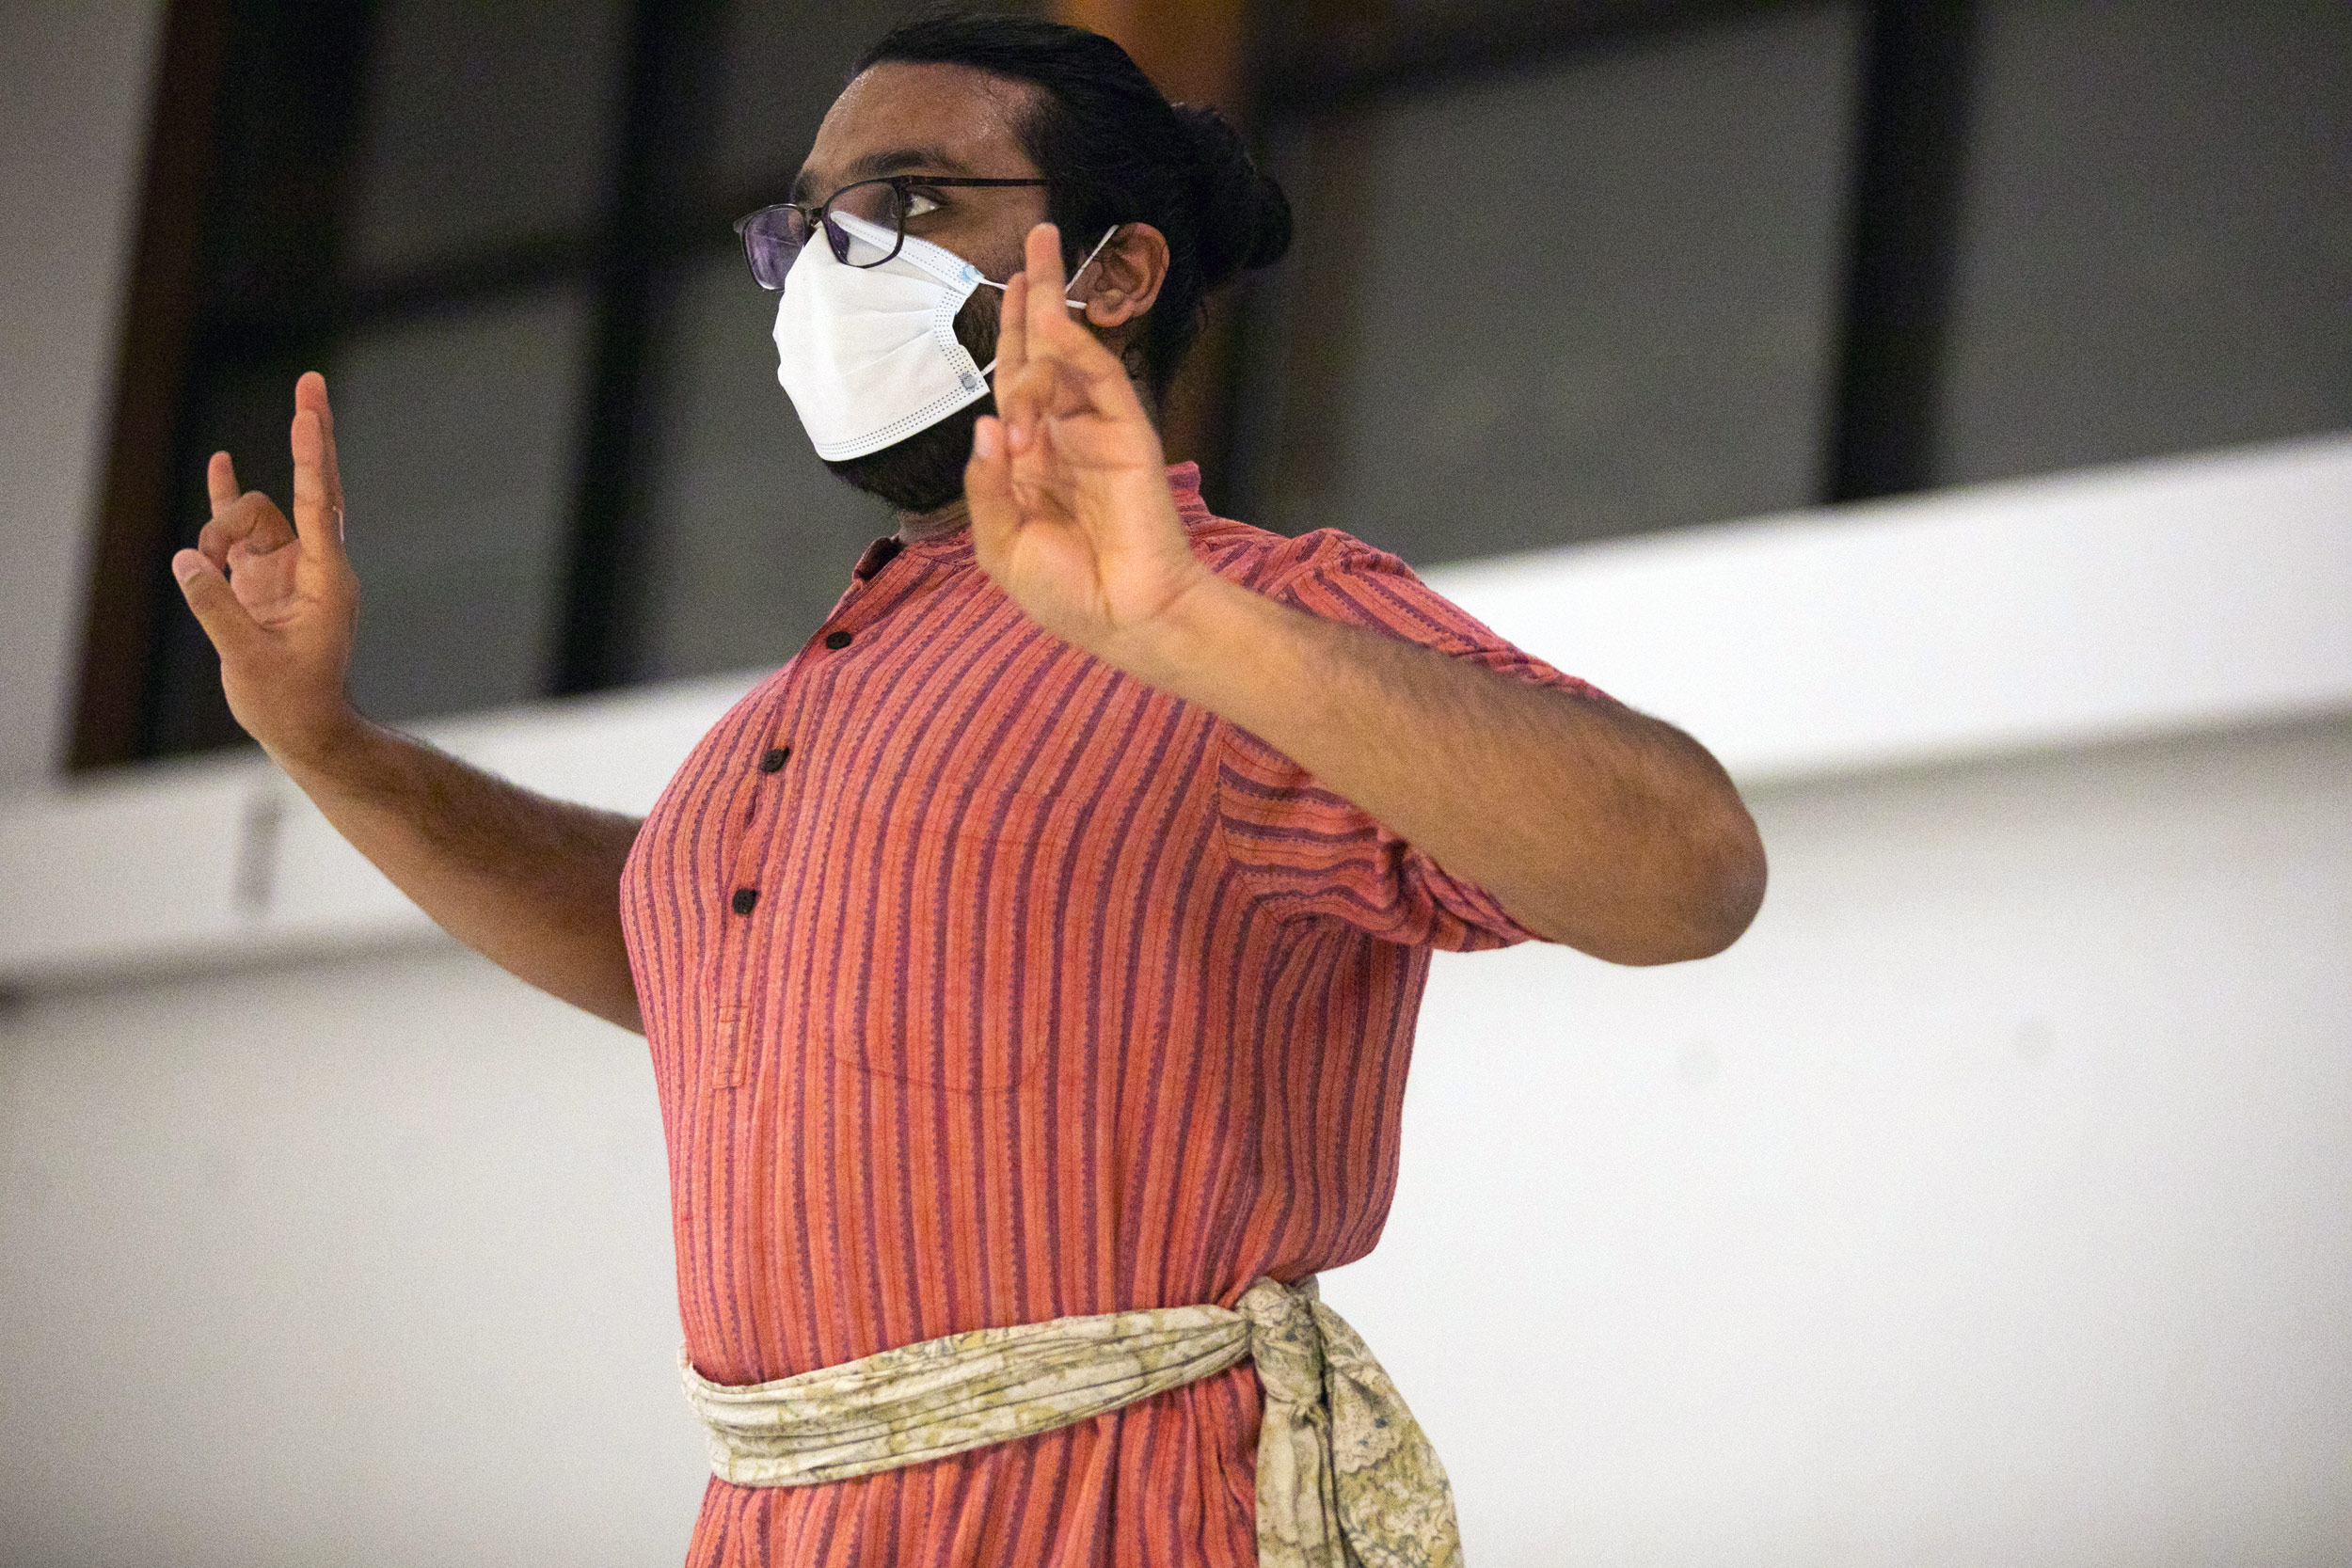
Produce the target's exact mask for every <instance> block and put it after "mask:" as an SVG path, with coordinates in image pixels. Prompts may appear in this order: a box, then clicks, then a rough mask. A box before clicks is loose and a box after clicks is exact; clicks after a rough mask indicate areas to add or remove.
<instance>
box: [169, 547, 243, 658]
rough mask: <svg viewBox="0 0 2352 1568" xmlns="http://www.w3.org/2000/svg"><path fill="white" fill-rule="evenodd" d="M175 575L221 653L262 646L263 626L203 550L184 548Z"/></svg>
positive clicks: (175, 562) (174, 563) (173, 563)
mask: <svg viewBox="0 0 2352 1568" xmlns="http://www.w3.org/2000/svg"><path fill="white" fill-rule="evenodd" d="M171 575H172V576H173V577H175V578H179V579H180V592H181V593H182V594H184V595H185V596H186V598H187V601H188V608H189V609H190V610H194V611H195V612H196V621H197V625H199V626H202V627H203V628H204V635H205V636H206V637H209V638H211V639H212V641H213V647H214V650H215V652H217V653H218V654H219V655H220V656H221V657H223V658H234V657H244V656H245V655H246V654H247V653H250V652H252V651H254V650H255V649H256V648H257V647H258V646H259V644H260V642H261V640H262V628H261V626H260V625H259V624H258V623H257V622H255V620H254V619H253V617H252V615H251V614H250V613H248V612H247V611H246V608H245V606H244V605H242V604H240V603H239V602H238V600H237V595H236V594H235V593H233V592H232V591H231V590H230V587H229V579H228V578H225V577H222V576H221V575H220V568H219V567H217V566H215V565H214V564H213V563H212V562H211V561H210V560H208V559H206V557H205V555H204V552H203V551H201V550H182V551H181V552H180V553H179V554H177V555H175V556H173V557H172V558H171Z"/></svg>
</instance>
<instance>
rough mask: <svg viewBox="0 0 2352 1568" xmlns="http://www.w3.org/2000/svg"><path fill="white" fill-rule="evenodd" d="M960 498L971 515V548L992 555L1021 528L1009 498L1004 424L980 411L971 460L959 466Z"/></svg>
mask: <svg viewBox="0 0 2352 1568" xmlns="http://www.w3.org/2000/svg"><path fill="white" fill-rule="evenodd" d="M963 501H964V505H965V507H966V508H967V509H968V510H969V511H970V513H971V515H972V547H973V549H974V551H975V552H976V553H977V554H979V555H980V556H982V557H983V558H993V557H995V556H996V555H998V554H999V553H1000V552H1001V551H1002V550H1003V548H1004V547H1005V546H1007V545H1009V543H1011V540H1012V536H1013V534H1014V533H1016V532H1018V531H1020V528H1021V503H1020V502H1019V501H1018V500H1016V499H1013V493H1012V458H1011V456H1010V454H1009V453H1008V452H1007V451H1005V424H1004V421H1003V420H999V419H997V418H996V417H994V416H993V415H988V414H983V415H982V416H980V419H979V421H978V422H977V424H975V425H974V426H973V427H972V460H971V461H970V462H968V463H966V464H965V465H964V466H963Z"/></svg>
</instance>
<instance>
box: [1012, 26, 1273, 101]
mask: <svg viewBox="0 0 2352 1568" xmlns="http://www.w3.org/2000/svg"><path fill="white" fill-rule="evenodd" d="M1053 9H1054V17H1055V20H1056V21H1058V22H1067V23H1069V24H1071V25H1073V26H1074V27H1084V28H1087V29H1089V31H1091V32H1097V33H1101V34H1102V35H1103V36H1104V37H1105V38H1108V39H1113V40H1117V41H1118V43H1119V46H1120V48H1122V49H1124V50H1126V51H1127V53H1128V54H1129V55H1132V56H1134V58H1135V62H1136V64H1137V65H1139V66H1141V67H1142V68H1143V73H1144V74H1145V75H1146V76H1149V77H1151V78H1152V82H1153V83H1154V84H1155V85H1157V87H1159V89H1160V91H1162V92H1164V93H1166V94H1167V95H1168V99H1169V100H1170V101H1171V102H1173V103H1214V104H1216V106H1217V107H1218V108H1219V109H1221V110H1223V111H1224V112H1225V114H1226V115H1227V116H1228V117H1229V118H1231V119H1233V120H1234V122H1235V123H1237V124H1238V123H1239V122H1240V121H1241V119H1242V115H1243V111H1244V109H1245V108H1246V107H1247V105H1246V104H1244V103H1243V102H1242V46H1243V34H1244V27H1243V23H1244V15H1243V5H1242V0H1056V3H1055V5H1054V8H1053Z"/></svg>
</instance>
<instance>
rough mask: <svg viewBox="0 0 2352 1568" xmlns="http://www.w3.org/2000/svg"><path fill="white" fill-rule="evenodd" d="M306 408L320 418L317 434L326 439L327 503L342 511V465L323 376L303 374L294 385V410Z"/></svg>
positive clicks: (333, 418)
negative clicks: (338, 455) (336, 447)
mask: <svg viewBox="0 0 2352 1568" xmlns="http://www.w3.org/2000/svg"><path fill="white" fill-rule="evenodd" d="M305 408H308V409H310V411H311V412H312V413H314V414H316V415H318V417H319V433H320V435H321V436H324V437H325V440H326V463H325V464H324V465H323V467H324V468H325V475H324V477H325V479H326V504H327V505H329V506H331V507H334V508H335V509H337V510H338V511H341V510H342V504H343V470H342V460H341V459H340V458H338V457H337V455H336V453H335V409H334V405H333V404H330V403H328V402H327V401H326V377H325V376H323V375H321V374H319V372H316V371H305V372H302V375H301V377H300V379H298V380H297V381H295V382H294V411H295V412H296V413H299V412H301V411H302V410H303V409H305Z"/></svg>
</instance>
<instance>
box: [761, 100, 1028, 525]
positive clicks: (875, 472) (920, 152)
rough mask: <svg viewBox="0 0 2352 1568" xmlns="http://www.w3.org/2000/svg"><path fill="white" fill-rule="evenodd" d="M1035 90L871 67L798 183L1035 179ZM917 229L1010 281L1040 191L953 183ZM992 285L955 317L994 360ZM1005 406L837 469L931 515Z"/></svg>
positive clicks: (975, 352) (976, 351) (969, 343)
mask: <svg viewBox="0 0 2352 1568" xmlns="http://www.w3.org/2000/svg"><path fill="white" fill-rule="evenodd" d="M1028 94H1029V89H1028V88H1027V87H1025V86H1023V85H1022V84H1020V83H1017V82H1008V81H1006V80H1004V79H1003V78H1001V77H996V76H991V75H990V74H988V73H987V72H986V71H975V70H973V69H971V68H970V67H968V66H958V65H914V64H908V63H905V62H901V61H886V62H884V63H882V64H881V65H877V66H875V67H873V68H872V69H870V70H868V71H863V72H861V73H860V74H859V75H858V77H857V78H856V79H855V80H854V81H852V82H851V83H850V85H849V87H847V88H845V89H843V91H842V94H841V96H840V97H839V98H837V99H835V100H834V105H833V108H832V110H831V111H830V112H828V113H827V114H826V116H825V122H824V124H823V125H822V126H820V127H819V128H818V132H817V142H816V145H815V146H813V147H811V148H810V149H809V153H808V161H807V162H805V163H803V165H802V166H801V172H800V177H799V178H798V179H796V180H795V181H794V182H793V183H792V199H793V200H794V201H797V202H803V203H805V204H807V205H810V206H814V205H816V204H817V203H818V202H820V201H822V200H824V199H825V198H827V197H829V196H831V195H832V194H833V193H834V191H836V190H839V189H840V188H841V187H842V186H844V185H847V184H849V183H850V182H853V181H858V180H870V179H873V178H875V177H876V176H878V175H884V174H952V175H968V176H973V177H977V178H980V179H990V180H1034V179H1036V178H1037V176H1038V170H1037V166H1036V165H1035V164H1033V163H1031V162H1030V161H1029V155H1028V154H1027V153H1026V152H1025V151H1023V150H1022V148H1021V141H1020V137H1019V136H1018V135H1016V134H1015V128H1016V127H1017V126H1018V124H1019V123H1020V117H1021V115H1022V114H1023V113H1024V112H1025V109H1026V107H1027V104H1028V101H1029V99H1028ZM920 195H921V196H922V198H923V199H921V200H919V201H918V202H917V203H916V205H917V206H918V207H920V208H922V209H923V211H920V212H914V213H910V214H908V217H907V233H908V234H909V235H911V236H914V237H915V238H918V239H924V240H929V241H930V242H931V243H932V244H933V245H938V246H940V247H941V248H942V249H945V250H949V251H952V252H954V253H955V254H956V255H958V256H961V257H962V258H963V259H964V260H965V261H969V262H971V263H972V264H973V265H974V266H976V267H977V268H979V269H980V271H981V273H982V274H983V275H984V276H986V277H990V278H993V279H994V280H995V281H997V282H1000V283H1001V282H1003V281H1004V280H1005V279H1007V278H1008V277H1011V276H1012V274H1014V273H1015V272H1017V271H1019V270H1020V268H1021V244H1022V240H1023V239H1024V237H1025V236H1026V235H1027V233H1028V231H1029V230H1031V229H1032V228H1034V227H1036V226H1037V225H1038V224H1040V223H1042V222H1043V221H1044V220H1045V205H1046V204H1045V197H1046V193H1045V188H1044V187H1043V186H1041V185H1012V186H994V187H988V186H983V187H979V188H973V187H969V186H963V187H958V186H945V187H942V188H940V189H938V190H935V191H930V192H922V193H920ZM1001 297H1002V296H1001V295H1000V294H998V293H997V292H996V291H995V290H993V289H976V290H974V291H973V293H972V297H971V298H970V299H968V300H966V301H965V302H964V306H963V309H961V311H959V312H958V313H957V316H956V337H957V338H958V339H959V340H960V341H961V342H962V343H963V346H964V347H965V348H967V349H969V350H970V351H971V352H972V356H973V359H974V360H975V361H976V362H977V363H979V364H986V363H987V362H988V361H989V360H991V359H993V357H995V354H996V322H997V302H998V300H999V299H1000V298H1001ZM994 406H995V402H994V400H993V398H982V399H981V400H980V401H979V402H977V403H975V404H971V405H969V406H968V407H966V408H964V409H962V410H961V411H960V412H958V413H956V414H954V415H951V416H949V417H948V418H947V419H945V420H941V421H939V423H937V424H934V425H931V426H930V427H929V428H928V429H925V430H919V431H917V432H915V433H914V435H913V436H908V437H907V438H906V439H905V440H903V441H900V442H898V443H897V444H896V445H893V446H888V447H884V448H883V449H882V451H877V452H873V453H869V454H868V455H866V456H865V457H857V458H851V459H849V460H847V461H845V462H838V463H827V464H826V465H825V467H828V468H830V469H832V470H833V471H834V473H835V474H836V475H838V476H839V477H841V478H842V479H844V480H846V481H848V482H849V483H851V484H853V485H855V486H857V487H858V488H859V489H861V490H865V491H867V492H869V493H871V494H873V495H876V496H879V497H881V498H882V499H883V500H886V501H888V502H889V503H890V504H891V505H893V506H896V507H898V508H899V509H900V510H902V511H907V512H930V511H936V510H937V509H939V508H940V507H943V506H946V505H947V504H948V503H950V502H952V501H954V500H957V499H960V498H961V496H962V494H963V466H964V461H965V459H966V458H968V457H969V456H970V455H971V451H972V427H973V425H974V423H975V422H976V421H977V420H978V419H979V417H980V416H981V415H982V414H985V413H989V412H991V411H992V410H993V408H994Z"/></svg>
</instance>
